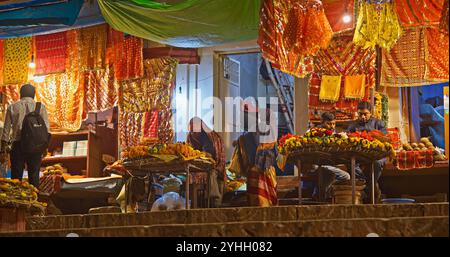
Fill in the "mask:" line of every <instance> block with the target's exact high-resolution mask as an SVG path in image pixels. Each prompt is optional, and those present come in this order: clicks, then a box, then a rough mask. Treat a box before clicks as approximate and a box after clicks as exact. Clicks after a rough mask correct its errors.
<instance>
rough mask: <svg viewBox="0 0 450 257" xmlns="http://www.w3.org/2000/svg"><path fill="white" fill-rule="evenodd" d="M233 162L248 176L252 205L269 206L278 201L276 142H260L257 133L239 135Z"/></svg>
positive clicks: (248, 190)
mask: <svg viewBox="0 0 450 257" xmlns="http://www.w3.org/2000/svg"><path fill="white" fill-rule="evenodd" d="M236 147H237V149H236V151H235V153H234V156H233V160H232V162H237V163H238V165H234V166H235V167H237V170H236V171H235V172H236V173H237V174H240V175H242V176H246V177H247V198H248V203H249V205H250V206H261V207H269V206H273V205H276V204H277V202H278V199H277V191H276V186H277V183H276V172H275V167H274V166H275V162H276V155H277V152H276V144H275V143H268V144H258V140H257V138H256V134H255V133H246V134H244V135H242V136H240V137H239V139H238V144H237V146H236Z"/></svg>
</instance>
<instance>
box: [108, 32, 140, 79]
mask: <svg viewBox="0 0 450 257" xmlns="http://www.w3.org/2000/svg"><path fill="white" fill-rule="evenodd" d="M111 36H112V49H113V53H112V59H113V60H112V63H113V64H114V77H115V79H117V80H127V79H134V78H139V77H142V76H143V72H144V69H143V53H142V49H143V40H142V39H141V38H138V37H134V36H125V35H124V33H123V32H118V31H115V30H113V29H111Z"/></svg>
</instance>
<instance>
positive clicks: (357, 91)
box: [344, 75, 366, 100]
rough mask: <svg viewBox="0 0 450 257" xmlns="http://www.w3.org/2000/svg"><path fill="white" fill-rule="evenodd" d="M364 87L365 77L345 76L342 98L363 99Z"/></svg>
mask: <svg viewBox="0 0 450 257" xmlns="http://www.w3.org/2000/svg"><path fill="white" fill-rule="evenodd" d="M365 85H366V75H353V76H345V81H344V97H345V98H347V99H358V100H360V99H363V98H364V93H365Z"/></svg>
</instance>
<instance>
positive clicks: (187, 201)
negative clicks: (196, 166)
mask: <svg viewBox="0 0 450 257" xmlns="http://www.w3.org/2000/svg"><path fill="white" fill-rule="evenodd" d="M189 176H190V172H189V165H187V166H186V210H189V184H190V179H189Z"/></svg>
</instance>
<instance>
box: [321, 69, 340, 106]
mask: <svg viewBox="0 0 450 257" xmlns="http://www.w3.org/2000/svg"><path fill="white" fill-rule="evenodd" d="M341 79H342V77H341V76H328V75H322V79H321V83H320V93H319V99H320V101H329V102H336V101H337V100H338V99H339V93H340V91H341Z"/></svg>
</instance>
